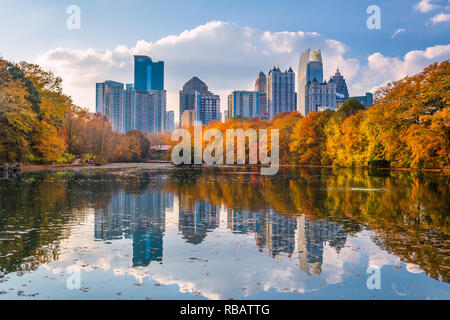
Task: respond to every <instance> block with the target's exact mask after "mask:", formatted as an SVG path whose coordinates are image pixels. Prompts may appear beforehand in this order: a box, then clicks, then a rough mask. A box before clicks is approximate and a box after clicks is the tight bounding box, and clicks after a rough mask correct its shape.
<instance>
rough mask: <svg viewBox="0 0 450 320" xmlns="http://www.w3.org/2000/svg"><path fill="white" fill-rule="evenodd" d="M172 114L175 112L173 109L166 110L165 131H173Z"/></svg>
mask: <svg viewBox="0 0 450 320" xmlns="http://www.w3.org/2000/svg"><path fill="white" fill-rule="evenodd" d="M174 116H175V114H174V112H173V111H167V112H166V126H165V131H166V132H173V130H174V129H175V124H174Z"/></svg>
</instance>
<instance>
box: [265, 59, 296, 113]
mask: <svg viewBox="0 0 450 320" xmlns="http://www.w3.org/2000/svg"><path fill="white" fill-rule="evenodd" d="M267 109H268V113H269V118H270V119H272V118H273V117H274V116H275V115H276V114H278V113H280V112H283V111H294V110H295V73H294V71H292V68H289V70H287V71H285V72H282V71H281V70H280V68H279V67H274V68H273V69H272V70H271V71H270V72H269V75H268V76H267Z"/></svg>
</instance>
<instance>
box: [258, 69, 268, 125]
mask: <svg viewBox="0 0 450 320" xmlns="http://www.w3.org/2000/svg"><path fill="white" fill-rule="evenodd" d="M255 91H256V92H259V113H260V114H259V115H260V117H261V118H265V119H266V118H268V117H269V112H268V111H267V77H266V75H265V74H264V72H262V71H261V72H260V73H259V75H258V77H257V78H256V82H255Z"/></svg>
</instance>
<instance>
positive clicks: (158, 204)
mask: <svg viewBox="0 0 450 320" xmlns="http://www.w3.org/2000/svg"><path fill="white" fill-rule="evenodd" d="M166 208H173V194H165V193H163V192H161V190H158V189H157V190H148V191H147V192H145V193H142V194H132V193H129V192H127V191H124V190H120V191H119V192H117V193H114V194H113V195H112V196H111V201H110V204H109V205H108V206H107V207H106V208H105V209H98V210H96V211H95V239H100V240H115V239H116V240H117V239H122V238H126V239H132V240H133V267H137V266H148V265H149V264H150V263H151V262H152V261H156V262H162V257H163V237H164V231H165V209H166Z"/></svg>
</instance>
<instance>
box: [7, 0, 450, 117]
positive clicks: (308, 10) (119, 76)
mask: <svg viewBox="0 0 450 320" xmlns="http://www.w3.org/2000/svg"><path fill="white" fill-rule="evenodd" d="M72 4H75V5H78V6H79V7H80V9H81V29H80V30H69V29H68V28H67V27H66V20H67V18H68V16H69V15H68V14H67V13H66V9H67V7H68V6H69V5H72ZM371 4H375V5H378V6H379V7H380V9H381V23H382V28H381V30H369V29H368V28H367V26H366V20H367V18H368V17H369V15H368V14H367V13H366V9H367V7H368V6H369V5H371ZM449 6H450V3H449V1H448V0H443V1H440V0H411V1H408V0H370V1H365V0H354V1H350V0H346V1H336V0H321V1H302V0H285V1H267V0H258V1H253V0H240V1H235V0H228V1H225V0H223V1H216V0H190V1H181V0H176V1H175V0H168V1H167V0H166V1H159V0H157V1H156V0H154V1H126V2H125V1H114V0H113V1H111V0H110V1H106V0H98V1H95V0H93V1H92V0H91V1H75V0H72V1H48V0H41V1H2V4H1V9H0V10H1V11H0V28H1V30H2V32H1V33H0V44H1V45H0V55H1V56H3V58H5V59H7V60H12V61H19V60H27V61H32V62H39V63H41V64H43V65H44V66H45V67H47V68H49V69H51V70H52V71H54V72H55V73H57V74H59V75H61V76H62V77H63V78H64V80H65V89H66V91H67V93H68V94H71V95H72V96H73V97H74V99H75V102H77V103H79V104H82V105H84V106H86V107H89V108H91V109H92V108H93V105H94V101H93V93H92V92H91V91H92V90H94V88H95V85H94V84H95V82H97V81H102V80H106V79H110V78H112V77H116V78H115V79H112V80H118V81H123V82H129V81H130V80H131V78H132V74H131V73H130V70H129V69H131V68H130V66H131V61H130V56H129V55H128V56H127V54H126V53H125V51H126V50H125V48H127V49H128V50H130V49H131V50H132V51H133V52H136V51H138V52H140V53H145V54H148V55H150V56H153V57H154V58H156V59H162V60H165V61H166V65H167V67H166V69H167V71H166V87H167V89H168V91H169V92H168V96H169V99H168V100H169V102H168V105H169V106H170V108H172V109H173V108H177V107H178V105H177V101H176V91H177V90H179V88H180V87H181V86H182V84H183V83H184V82H185V81H187V80H189V77H190V76H194V75H197V76H200V78H201V79H203V80H204V81H205V82H206V83H207V84H208V85H209V86H210V89H211V90H212V91H215V92H218V93H220V94H221V95H223V96H224V97H225V96H226V93H227V91H229V90H232V89H251V87H252V86H253V82H254V79H253V78H254V77H256V74H257V73H258V72H259V71H260V70H263V71H267V70H268V69H269V68H270V67H271V65H274V64H280V66H281V67H282V68H287V67H289V66H291V65H292V67H293V68H294V70H296V68H297V65H296V64H297V63H298V62H297V60H298V56H299V55H300V53H301V51H302V50H303V49H307V48H308V47H309V46H311V45H317V46H318V47H321V46H323V47H324V48H322V49H323V51H324V52H325V53H324V56H325V59H328V60H325V73H326V77H329V76H331V73H332V70H335V68H336V66H337V65H339V64H341V65H342V67H341V66H340V67H341V69H343V72H344V76H346V74H345V73H347V74H348V75H347V76H346V78H348V82H349V84H350V87H351V91H354V92H351V94H352V93H353V94H361V93H363V92H364V91H368V90H371V89H373V87H375V86H377V85H380V84H382V83H384V82H386V81H388V80H396V79H393V78H396V77H400V76H404V75H406V74H409V73H410V72H418V71H420V70H418V69H420V68H423V66H424V65H426V64H427V63H431V62H434V61H441V60H444V59H449V58H450V56H449V51H448V46H449V43H450V41H449V40H450V36H449V35H450V13H449V12H450V10H449ZM439 15H440V16H439ZM438 16H439V17H438ZM433 17H435V18H434V19H433ZM202 26H203V27H202ZM205 26H206V27H205ZM185 30H190V31H192V30H194V31H195V32H191V34H189V33H188V34H184V35H183V32H184V31H185ZM248 30H252V32H251V35H249V32H248ZM398 30H399V31H398ZM266 31H267V32H269V34H265V32H266ZM396 31H398V32H397V34H396V36H395V37H393V35H394V33H395V32H396ZM289 32H290V33H298V32H305V33H307V34H308V35H309V36H308V37H305V36H302V35H301V34H300V35H299V34H297V35H290V34H288V33H289ZM316 34H318V35H316ZM173 36H174V37H176V39H175V40H174V42H173V43H171V42H170V39H171V38H170V37H173ZM168 37H169V38H168ZM196 37H197V38H196ZM200 38H201V39H205V41H200ZM275 38H276V39H275ZM281 38H283V39H281ZM306 38H308V39H309V40H308V39H306ZM161 39H166V41H163V43H162V44H161V43H160V44H158V41H161ZM192 39H194V40H192ZM208 39H209V40H208ZM268 39H269V40H268ZM140 40H143V42H142V43H141V45H140V46H139V45H138V44H137V43H138V41H140ZM191 40H192V41H193V42H192V43H189V41H191ZM221 40H222V41H223V43H219V42H220V41H221ZM234 40H235V41H234ZM216 41H217V42H216ZM280 41H281V42H280ZM289 41H292V43H294V42H295V43H296V44H295V45H293V46H291V47H289V44H286V46H285V47H283V45H282V47H283V48H284V51H283V52H280V50H278V48H277V47H279V45H280V43H282V44H285V42H289ZM331 42H333V43H334V42H337V44H330V43H331ZM213 44H214V45H215V46H216V47H218V48H226V50H224V49H221V50H215V48H212V47H211V46H213ZM243 44H245V46H246V48H247V49H243ZM264 45H267V46H271V45H274V46H273V47H272V49H271V50H267V51H266V50H264ZM118 46H123V47H121V48H122V49H119V50H117V48H118ZM250 47H251V48H253V49H252V54H250V53H249V51H248V48H250ZM228 48H229V49H230V50H228ZM233 48H234V49H233ZM314 49H315V48H314ZM427 49H428V51H427ZM55 50H58V51H57V52H55ZM239 50H245V54H242V53H241V54H239ZM174 51H177V52H176V53H175V52H174ZM417 51H420V52H422V54H417ZM205 52H206V53H207V52H210V53H211V54H210V55H208V54H205ZM222 52H223V54H222ZM411 52H416V54H415V55H414V57H413V59H412V60H411V59H410V60H411V61H410V60H408V59H409V58H406V56H405V55H408V54H409V53H411ZM177 54H178V56H177ZM260 56H265V57H266V58H265V59H262V58H261V59H260ZM242 57H248V62H246V60H245V59H244V58H242ZM253 57H254V58H253ZM64 59H65V60H64ZM234 60H236V63H235V64H234V63H233V62H234ZM99 61H101V62H102V63H105V64H104V65H101V63H98V62H99ZM189 65H190V66H191V68H189V67H188V66H189ZM99 66H100V67H99ZM377 66H380V68H381V66H383V68H384V69H382V68H381V69H379V70H377V69H376V67H377ZM392 69H395V70H394V71H392ZM77 70H78V72H80V73H81V75H77ZM386 70H388V71H389V72H387V73H388V74H387V75H386V77H382V76H380V75H377V76H376V77H375V78H376V80H374V81H372V82H370V81H369V82H367V81H366V80H364V79H365V77H367V76H368V75H369V74H370V73H373V72H376V71H378V72H383V73H386ZM177 71H178V72H177ZM86 74H89V75H91V77H88V76H87V75H86ZM219 74H222V76H218V75H219ZM80 76H82V77H83V81H82V83H80V81H79V79H80ZM77 79H78V80H77ZM362 82H364V83H362ZM223 99H224V98H223ZM223 99H222V100H223ZM225 104H226V101H225V100H223V101H222V105H223V106H224V105H225ZM170 108H169V109H170Z"/></svg>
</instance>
